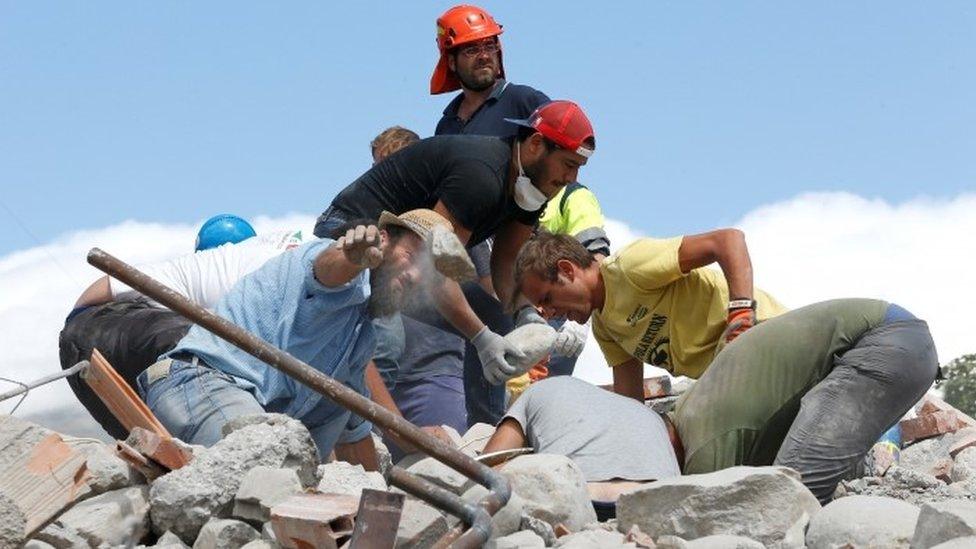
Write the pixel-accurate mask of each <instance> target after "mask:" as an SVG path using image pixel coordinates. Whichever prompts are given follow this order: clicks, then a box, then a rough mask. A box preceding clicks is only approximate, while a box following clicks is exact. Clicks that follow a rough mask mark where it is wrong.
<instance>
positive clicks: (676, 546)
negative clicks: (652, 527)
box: [655, 536, 688, 549]
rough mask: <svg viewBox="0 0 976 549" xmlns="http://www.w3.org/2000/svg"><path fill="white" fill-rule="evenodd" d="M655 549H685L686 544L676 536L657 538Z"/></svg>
mask: <svg viewBox="0 0 976 549" xmlns="http://www.w3.org/2000/svg"><path fill="white" fill-rule="evenodd" d="M655 547H656V549H686V548H687V547H688V542H687V541H685V540H684V538H679V537H678V536H661V537H659V538H657V545H655Z"/></svg>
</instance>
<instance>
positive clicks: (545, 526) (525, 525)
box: [519, 514, 556, 547]
mask: <svg viewBox="0 0 976 549" xmlns="http://www.w3.org/2000/svg"><path fill="white" fill-rule="evenodd" d="M519 530H531V531H532V532H535V535H537V536H539V537H540V538H542V541H544V542H546V547H550V546H552V545H555V543H556V531H555V530H554V529H553V527H552V525H551V524H549V523H548V522H546V521H544V520H542V519H537V518H535V517H533V516H531V515H526V514H523V515H522V519H521V521H520V522H519Z"/></svg>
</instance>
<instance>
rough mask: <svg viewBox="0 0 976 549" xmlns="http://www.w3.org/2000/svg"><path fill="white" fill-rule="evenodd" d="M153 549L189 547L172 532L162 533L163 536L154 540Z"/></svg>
mask: <svg viewBox="0 0 976 549" xmlns="http://www.w3.org/2000/svg"><path fill="white" fill-rule="evenodd" d="M155 547H157V548H162V547H171V548H173V549H176V548H177V547H189V546H188V545H187V544H185V543H183V540H181V539H180V536H177V535H176V534H174V533H173V532H170V531H166V532H163V535H161V536H159V539H158V540H156V545H155Z"/></svg>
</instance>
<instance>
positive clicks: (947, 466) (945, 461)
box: [929, 458, 955, 484]
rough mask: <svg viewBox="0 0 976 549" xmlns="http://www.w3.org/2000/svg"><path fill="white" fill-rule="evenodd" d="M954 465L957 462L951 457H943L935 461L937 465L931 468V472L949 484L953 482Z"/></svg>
mask: <svg viewBox="0 0 976 549" xmlns="http://www.w3.org/2000/svg"><path fill="white" fill-rule="evenodd" d="M953 465H955V462H953V461H952V459H951V458H942V459H940V460H939V461H936V462H935V465H933V466H932V469H931V470H929V474H930V475H932V476H933V477H935V478H937V479H939V480H941V481H942V482H945V483H946V484H948V483H950V482H952V468H953Z"/></svg>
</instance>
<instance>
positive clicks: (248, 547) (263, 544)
mask: <svg viewBox="0 0 976 549" xmlns="http://www.w3.org/2000/svg"><path fill="white" fill-rule="evenodd" d="M241 549H278V544H276V543H272V542H270V541H268V540H266V539H256V540H254V541H250V542H248V543H245V544H244V545H242V546H241Z"/></svg>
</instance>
